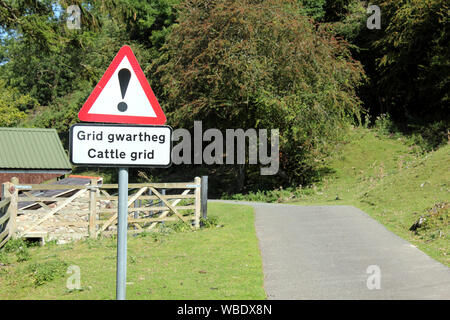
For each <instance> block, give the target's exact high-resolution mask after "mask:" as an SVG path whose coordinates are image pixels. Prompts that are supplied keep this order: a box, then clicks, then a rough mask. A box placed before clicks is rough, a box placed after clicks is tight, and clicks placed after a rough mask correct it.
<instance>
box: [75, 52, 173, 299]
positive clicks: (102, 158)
mask: <svg viewBox="0 0 450 320" xmlns="http://www.w3.org/2000/svg"><path fill="white" fill-rule="evenodd" d="M78 118H79V119H80V120H81V121H89V122H101V123H102V124H101V125H95V124H88V123H85V124H75V125H73V126H72V127H71V128H70V145H69V149H70V162H71V163H72V164H74V165H76V166H85V167H118V168H119V186H118V187H119V203H118V218H117V220H118V221H117V222H118V226H117V291H116V298H117V300H125V296H126V284H127V229H128V228H127V227H128V168H129V167H148V168H155V167H168V166H170V165H171V150H172V128H170V127H168V126H163V124H164V123H166V116H165V115H164V112H163V111H162V109H161V106H160V105H159V103H158V100H157V99H156V97H155V95H154V94H153V91H152V88H151V87H150V85H149V83H148V81H147V79H146V78H145V74H144V72H143V71H142V69H141V67H140V66H139V63H138V62H137V60H136V57H135V56H134V54H133V51H132V50H131V48H130V47H129V46H123V47H122V48H120V50H119V52H118V53H117V55H116V56H115V57H114V59H113V61H112V62H111V64H110V65H109V67H108V69H107V70H106V72H105V74H104V75H103V77H102V78H101V79H100V81H99V83H98V85H97V86H96V87H95V89H94V90H93V91H92V93H91V95H90V96H89V98H88V99H87V101H86V102H85V103H84V105H83V107H82V108H81V110H80V112H79V113H78ZM106 122H109V123H111V122H112V123H114V124H105V123H106ZM151 125H156V126H151Z"/></svg>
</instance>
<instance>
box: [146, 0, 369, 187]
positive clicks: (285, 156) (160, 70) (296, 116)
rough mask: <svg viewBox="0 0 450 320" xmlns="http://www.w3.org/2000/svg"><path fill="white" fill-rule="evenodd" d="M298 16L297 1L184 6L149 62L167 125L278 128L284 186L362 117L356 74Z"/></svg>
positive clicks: (341, 51)
mask: <svg viewBox="0 0 450 320" xmlns="http://www.w3.org/2000/svg"><path fill="white" fill-rule="evenodd" d="M299 12H300V6H299V4H298V1H281V0H270V1H248V0H236V1H224V0H220V1H215V2H214V3H211V2H210V1H205V0H195V1H189V2H186V3H184V5H183V6H182V7H181V8H180V9H179V23H178V25H176V26H175V27H174V28H172V32H171V33H170V34H169V35H168V40H167V43H166V45H165V47H163V49H164V53H163V55H162V57H161V58H160V59H159V60H158V61H157V62H155V63H154V68H155V69H156V73H155V75H156V76H157V77H158V78H157V79H158V80H160V81H161V84H162V88H161V87H156V89H157V90H158V92H159V96H160V97H161V98H162V100H163V101H164V102H165V104H164V105H165V112H166V114H167V115H168V118H169V122H170V123H171V125H173V126H175V127H178V126H180V127H185V128H191V127H192V126H193V121H194V120H202V121H203V125H204V128H205V127H214V128H219V129H225V128H244V129H246V128H267V129H270V128H279V129H280V144H281V151H280V156H281V159H280V168H281V170H280V177H283V181H284V182H286V183H295V182H305V181H308V180H309V179H310V178H311V174H312V172H314V169H315V167H316V164H317V161H316V160H317V159H320V158H321V157H322V156H323V154H324V153H326V152H328V151H329V150H330V148H329V147H330V145H332V144H333V142H335V141H336V140H338V139H339V137H340V132H341V131H342V129H343V128H344V127H345V126H346V124H347V123H348V122H351V121H353V120H354V119H355V118H358V117H359V115H360V111H361V108H360V101H359V99H358V97H357V96H356V93H355V88H356V87H357V86H358V84H359V83H360V81H361V80H362V78H363V71H362V68H361V65H360V64H359V63H358V62H357V61H355V60H353V59H352V57H351V56H350V52H349V49H348V46H347V44H346V43H345V42H343V41H340V40H338V39H336V38H335V37H333V36H332V34H330V33H329V32H325V31H324V32H320V31H317V30H316V26H315V25H314V24H313V23H312V21H311V20H310V19H309V18H308V17H306V16H303V15H301V14H300V13H299ZM155 82H156V83H158V81H155ZM256 178H257V179H259V178H260V177H256ZM276 180H277V179H273V177H271V181H273V182H274V181H276Z"/></svg>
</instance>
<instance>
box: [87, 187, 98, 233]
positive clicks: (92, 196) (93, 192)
mask: <svg viewBox="0 0 450 320" xmlns="http://www.w3.org/2000/svg"><path fill="white" fill-rule="evenodd" d="M96 186H97V179H91V185H90V187H91V189H90V190H89V236H90V237H91V238H95V234H96V225H97V188H95V187H96Z"/></svg>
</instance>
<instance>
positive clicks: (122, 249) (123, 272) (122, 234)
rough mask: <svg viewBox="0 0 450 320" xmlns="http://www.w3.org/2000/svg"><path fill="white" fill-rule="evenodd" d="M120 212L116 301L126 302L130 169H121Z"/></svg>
mask: <svg viewBox="0 0 450 320" xmlns="http://www.w3.org/2000/svg"><path fill="white" fill-rule="evenodd" d="M118 210H119V212H118V218H117V220H118V226H117V280H116V299H117V300H125V296H126V291H127V288H126V286H127V229H128V168H119V204H118Z"/></svg>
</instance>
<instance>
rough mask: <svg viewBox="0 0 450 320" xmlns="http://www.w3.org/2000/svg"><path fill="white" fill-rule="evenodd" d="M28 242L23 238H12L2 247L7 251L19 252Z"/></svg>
mask: <svg viewBox="0 0 450 320" xmlns="http://www.w3.org/2000/svg"><path fill="white" fill-rule="evenodd" d="M26 247H27V243H26V242H25V241H24V240H23V239H22V238H17V239H10V240H9V241H8V242H6V244H5V246H4V247H3V248H2V250H4V251H5V252H18V251H19V250H20V249H21V248H26Z"/></svg>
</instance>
